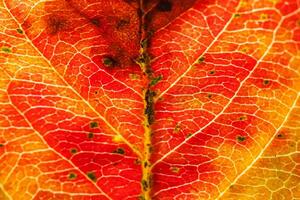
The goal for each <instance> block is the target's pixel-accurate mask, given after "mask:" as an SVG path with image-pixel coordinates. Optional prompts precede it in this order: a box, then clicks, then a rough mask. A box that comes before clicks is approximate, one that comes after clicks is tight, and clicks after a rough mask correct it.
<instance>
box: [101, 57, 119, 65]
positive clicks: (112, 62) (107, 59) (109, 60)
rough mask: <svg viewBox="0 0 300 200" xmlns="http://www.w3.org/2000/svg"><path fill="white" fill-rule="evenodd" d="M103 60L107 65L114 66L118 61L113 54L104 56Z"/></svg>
mask: <svg viewBox="0 0 300 200" xmlns="http://www.w3.org/2000/svg"><path fill="white" fill-rule="evenodd" d="M102 62H103V64H104V65H105V66H106V67H114V66H115V65H116V64H117V61H116V60H115V59H113V58H112V57H111V56H107V57H105V58H103V60H102Z"/></svg>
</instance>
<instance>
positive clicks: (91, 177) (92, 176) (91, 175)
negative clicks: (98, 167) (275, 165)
mask: <svg viewBox="0 0 300 200" xmlns="http://www.w3.org/2000/svg"><path fill="white" fill-rule="evenodd" d="M86 175H87V176H88V177H89V179H91V180H92V181H94V182H96V180H97V178H96V175H95V173H94V172H88V173H86Z"/></svg>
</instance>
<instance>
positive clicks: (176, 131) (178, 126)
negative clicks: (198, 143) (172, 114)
mask: <svg viewBox="0 0 300 200" xmlns="http://www.w3.org/2000/svg"><path fill="white" fill-rule="evenodd" d="M180 129H181V128H180V124H179V123H177V124H176V126H175V128H174V130H173V132H174V133H179V131H180Z"/></svg>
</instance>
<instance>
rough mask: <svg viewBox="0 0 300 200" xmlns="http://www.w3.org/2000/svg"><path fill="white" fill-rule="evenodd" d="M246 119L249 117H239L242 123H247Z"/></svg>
mask: <svg viewBox="0 0 300 200" xmlns="http://www.w3.org/2000/svg"><path fill="white" fill-rule="evenodd" d="M246 119H247V116H245V115H243V116H240V117H239V120H240V121H245V120H246Z"/></svg>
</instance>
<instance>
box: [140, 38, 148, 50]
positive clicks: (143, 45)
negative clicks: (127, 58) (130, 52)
mask: <svg viewBox="0 0 300 200" xmlns="http://www.w3.org/2000/svg"><path fill="white" fill-rule="evenodd" d="M141 46H142V48H147V47H148V39H143V40H142V42H141Z"/></svg>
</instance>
